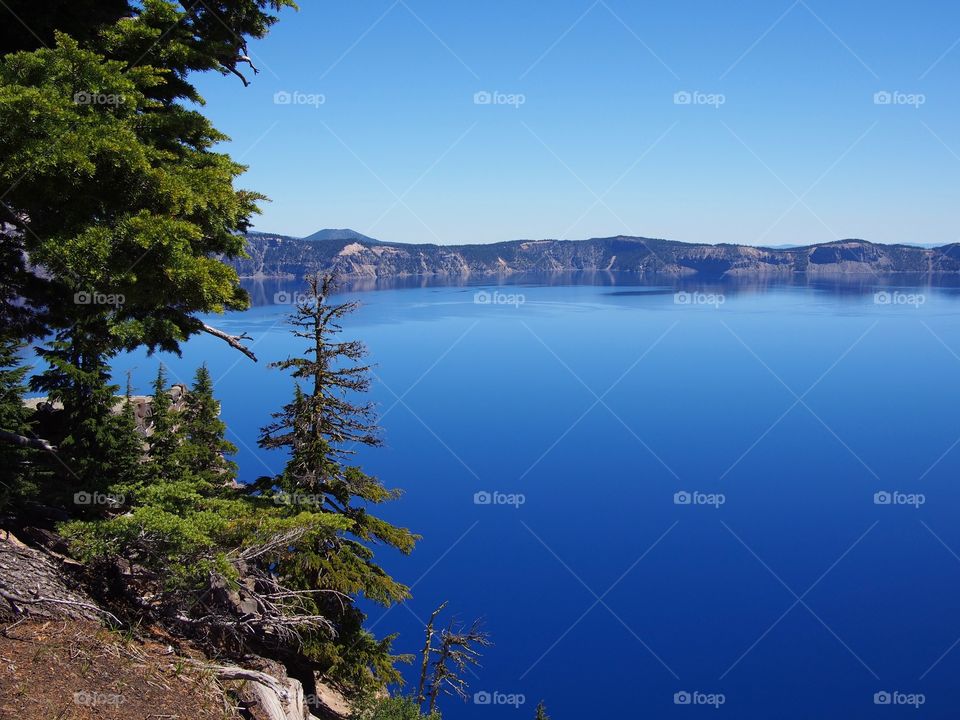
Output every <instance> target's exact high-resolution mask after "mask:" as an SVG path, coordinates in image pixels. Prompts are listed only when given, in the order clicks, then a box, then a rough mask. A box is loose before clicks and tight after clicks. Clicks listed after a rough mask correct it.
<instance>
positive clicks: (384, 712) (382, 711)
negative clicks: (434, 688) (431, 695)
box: [358, 697, 441, 720]
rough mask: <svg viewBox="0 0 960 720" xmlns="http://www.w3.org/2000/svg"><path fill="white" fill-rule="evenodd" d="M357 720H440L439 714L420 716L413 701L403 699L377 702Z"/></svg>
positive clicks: (386, 699) (387, 699)
mask: <svg viewBox="0 0 960 720" xmlns="http://www.w3.org/2000/svg"><path fill="white" fill-rule="evenodd" d="M358 720H441V718H440V713H438V712H435V713H431V714H430V715H421V714H420V708H419V706H418V705H417V703H416V702H415V701H414V700H411V699H410V698H403V697H391V698H384V699H382V700H379V701H377V702H376V703H375V704H374V706H373V708H372V709H370V710H369V711H367V712H364V713H361V714H360V715H359V717H358Z"/></svg>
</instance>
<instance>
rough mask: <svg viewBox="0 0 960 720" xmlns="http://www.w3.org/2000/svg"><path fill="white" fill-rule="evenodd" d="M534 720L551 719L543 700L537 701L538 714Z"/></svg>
mask: <svg viewBox="0 0 960 720" xmlns="http://www.w3.org/2000/svg"><path fill="white" fill-rule="evenodd" d="M533 720H550V716H549V715H547V706H546V705H544V704H543V700H541V701H540V702H538V703H537V714H536V715H535V716H534V718H533Z"/></svg>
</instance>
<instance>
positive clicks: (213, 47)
mask: <svg viewBox="0 0 960 720" xmlns="http://www.w3.org/2000/svg"><path fill="white" fill-rule="evenodd" d="M10 2H11V3H12V7H10V6H8V7H7V11H8V12H12V13H14V15H15V16H16V17H17V18H19V19H20V22H21V23H22V24H23V25H25V26H26V27H28V28H30V32H26V31H24V29H23V28H22V27H20V26H19V24H17V23H12V24H11V23H9V22H7V23H3V24H2V26H0V27H2V30H0V53H2V57H0V127H2V128H3V132H2V133H0V185H2V186H3V187H4V188H6V190H5V192H4V197H3V200H4V202H3V204H2V217H0V223H2V224H0V258H2V260H3V262H2V263H0V303H2V305H0V320H2V321H3V322H4V323H7V322H8V321H9V323H10V326H11V327H14V326H16V328H17V332H18V337H20V338H27V337H39V336H53V337H54V342H52V343H51V344H49V345H47V346H46V347H45V348H44V349H43V350H42V354H44V357H45V359H47V360H48V361H49V362H50V363H51V365H52V368H51V370H50V371H49V372H47V373H45V376H44V377H43V378H41V379H40V380H39V381H38V384H37V386H36V387H37V389H41V390H46V391H47V392H48V394H49V395H50V397H51V398H56V399H57V400H58V401H59V402H61V403H62V404H63V407H64V414H63V415H62V417H61V420H62V425H63V428H62V435H63V440H64V442H65V446H64V453H63V456H62V458H61V459H62V460H63V461H64V466H65V467H61V468H60V469H59V473H60V474H61V475H62V476H63V477H67V478H76V479H75V480H73V481H72V484H73V485H75V486H77V487H82V486H91V485H92V486H94V487H97V486H100V485H102V484H103V482H105V481H106V480H107V479H108V478H107V477H106V475H105V474H104V473H105V472H106V471H107V470H108V468H107V465H106V464H105V463H104V462H103V457H104V455H105V454H108V452H109V445H110V438H109V432H108V426H109V422H108V416H109V414H110V411H111V410H112V406H113V394H114V389H112V388H111V387H110V386H109V383H108V381H107V379H106V375H107V372H106V367H107V363H108V362H109V360H110V359H111V358H112V357H113V355H114V354H116V353H117V352H118V351H120V350H129V349H133V348H136V347H138V346H144V345H145V346H147V347H148V348H149V349H150V350H153V349H157V348H159V349H164V350H171V351H175V350H177V348H178V347H179V344H180V343H181V342H182V341H184V340H185V339H187V338H188V337H189V336H191V335H193V334H196V333H199V332H208V333H211V334H213V335H215V336H217V337H219V338H221V339H223V340H225V341H226V342H228V343H230V344H231V345H232V346H234V347H236V348H238V349H240V350H241V351H243V352H245V353H246V354H248V355H250V356H251V357H253V355H252V353H250V351H249V350H247V349H246V348H245V347H244V346H243V343H242V341H243V339H244V338H242V337H234V336H230V335H228V334H226V333H224V332H222V331H219V330H218V329H216V328H214V327H211V326H210V325H208V324H207V323H206V322H205V321H204V320H202V319H200V315H201V314H204V313H212V312H213V313H216V312H222V311H223V310H225V309H243V308H245V307H247V306H248V298H247V295H246V293H245V292H244V291H243V290H242V289H241V288H240V286H239V281H238V278H237V275H236V272H235V271H234V270H233V269H232V268H231V267H230V266H229V265H228V264H226V262H224V260H226V259H230V258H234V257H238V256H240V255H242V253H243V247H244V239H243V236H242V232H243V231H244V230H246V229H247V228H248V227H249V224H250V219H251V217H252V215H253V214H254V213H256V212H257V211H258V210H257V203H258V202H259V201H260V200H261V199H262V196H260V195H259V194H257V193H253V192H249V191H245V190H240V189H237V188H235V187H234V182H235V180H236V178H237V177H238V176H239V175H240V174H241V173H242V172H243V171H244V169H245V168H244V167H243V166H241V165H239V164H237V163H235V162H234V161H233V160H232V159H231V158H230V157H229V156H227V155H225V154H223V153H219V152H216V151H215V150H214V147H215V146H216V145H217V144H218V143H220V142H222V141H223V140H225V139H226V138H225V136H224V135H222V134H221V133H220V132H218V131H217V130H216V129H215V128H214V127H213V126H212V124H211V123H210V122H209V121H208V120H207V118H205V117H204V116H203V115H202V114H200V113H199V112H197V110H196V109H195V108H196V107H198V106H199V104H201V103H202V98H201V97H200V95H199V94H198V93H197V91H196V88H195V87H194V86H193V85H192V84H191V81H190V80H189V79H188V77H189V75H190V74H191V73H193V72H202V71H206V70H216V71H219V72H222V73H236V74H242V73H240V72H239V70H238V67H243V66H244V64H245V63H248V62H249V60H248V53H247V52H246V42H247V39H248V38H259V37H263V36H264V35H265V34H266V32H267V31H268V29H269V28H270V26H271V25H272V24H273V23H274V22H275V21H276V19H277V17H276V13H277V11H279V10H280V9H281V8H283V7H286V6H293V3H292V0H210V1H209V2H201V3H193V4H190V5H188V4H186V3H183V4H181V3H179V2H175V1H174V0H145V1H144V2H134V1H133V0H105V1H104V0H96V1H94V0H79V1H78V2H71V3H65V2H62V1H60V0H57V2H55V3H53V4H51V3H49V2H34V1H33V0H10ZM34 28H35V29H34ZM15 51H16V52H15ZM246 82H247V81H246V79H245V78H244V83H246ZM2 439H3V438H2V437H0V440H2ZM94 487H90V488H89V489H94ZM62 489H70V488H62Z"/></svg>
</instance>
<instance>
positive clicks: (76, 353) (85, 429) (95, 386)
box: [30, 318, 119, 500]
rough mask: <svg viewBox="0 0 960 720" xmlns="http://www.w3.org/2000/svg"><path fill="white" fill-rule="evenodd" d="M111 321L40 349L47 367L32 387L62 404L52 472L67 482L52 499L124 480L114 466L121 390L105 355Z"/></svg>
mask: <svg viewBox="0 0 960 720" xmlns="http://www.w3.org/2000/svg"><path fill="white" fill-rule="evenodd" d="M108 334H109V329H108V327H107V325H106V323H104V322H102V321H100V319H97V318H92V319H89V321H88V322H84V323H80V324H78V326H75V327H73V328H71V329H69V330H64V331H62V332H60V333H58V334H57V336H56V338H55V340H53V341H52V342H51V343H50V344H49V346H48V347H45V348H38V349H37V352H38V354H39V355H40V357H41V358H42V359H43V360H45V361H46V363H47V369H46V370H44V371H43V372H41V373H40V374H38V375H35V376H34V377H33V378H31V381H30V386H31V388H32V389H34V390H39V391H41V392H45V393H46V394H47V400H49V401H50V402H52V403H60V404H62V406H63V410H62V411H61V412H58V413H57V418H56V424H57V426H58V428H57V429H55V430H54V438H53V439H54V441H55V443H56V445H57V446H58V448H57V453H56V455H55V458H54V461H52V462H51V463H50V464H51V467H52V469H53V470H54V471H55V472H56V473H57V474H58V475H59V476H60V477H61V478H62V479H63V480H64V482H63V483H61V484H59V485H58V486H57V487H56V488H52V489H51V495H54V496H56V495H58V494H59V495H60V496H62V497H61V499H62V500H66V496H69V495H72V494H73V493H75V492H76V491H86V492H100V491H103V490H105V489H106V488H107V487H108V486H109V485H111V484H112V483H114V482H116V481H117V480H119V478H118V476H117V474H116V470H115V468H114V465H113V459H114V457H115V447H116V439H117V438H116V434H115V432H114V422H113V406H114V402H115V394H116V391H117V389H118V388H117V386H116V385H112V384H111V383H110V367H109V365H108V364H107V360H108V358H109V357H110V355H111V353H108V352H105V351H104V347H105V346H106V344H107V343H106V340H105V336H106V335H108Z"/></svg>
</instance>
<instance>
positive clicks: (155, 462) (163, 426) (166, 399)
mask: <svg viewBox="0 0 960 720" xmlns="http://www.w3.org/2000/svg"><path fill="white" fill-rule="evenodd" d="M178 415H179V413H178V412H176V411H174V409H173V401H172V399H171V397H170V393H169V391H168V388H167V371H166V370H165V369H164V367H163V365H161V366H160V367H159V368H158V369H157V377H156V379H155V380H154V381H153V395H152V396H151V398H150V420H151V425H152V428H153V432H152V433H151V434H150V436H149V442H150V450H149V457H150V463H149V466H148V471H147V474H148V477H149V478H150V479H151V480H152V481H163V480H167V481H172V480H175V479H177V477H178V476H179V474H180V472H181V470H182V467H181V457H182V456H181V447H182V444H183V437H184V435H183V429H182V426H181V418H180V417H178Z"/></svg>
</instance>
